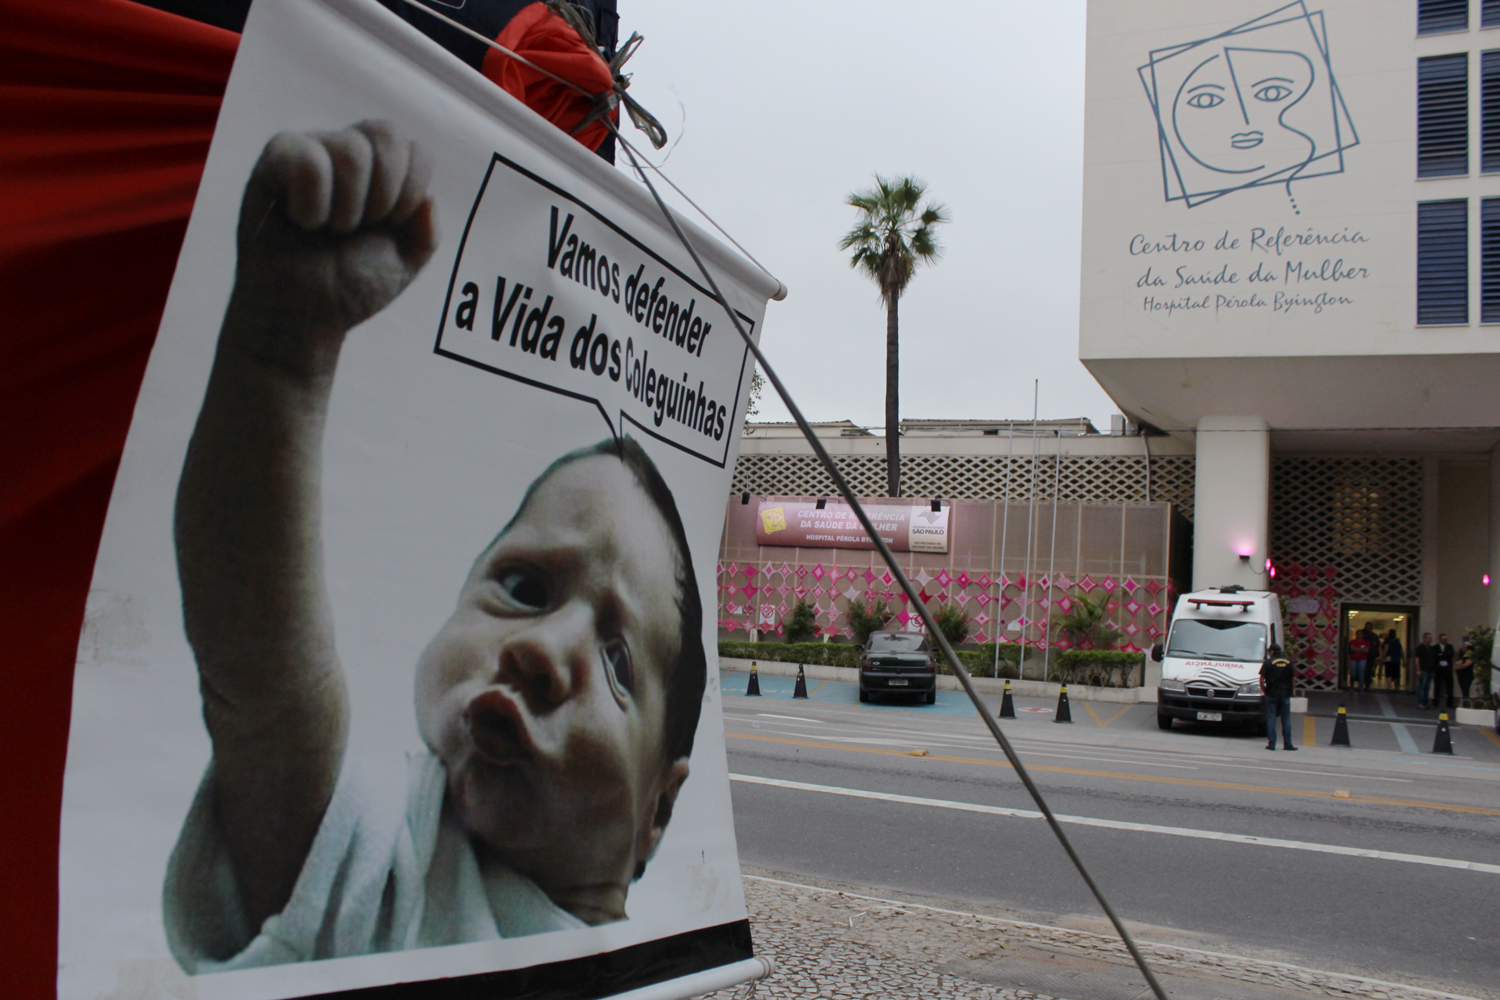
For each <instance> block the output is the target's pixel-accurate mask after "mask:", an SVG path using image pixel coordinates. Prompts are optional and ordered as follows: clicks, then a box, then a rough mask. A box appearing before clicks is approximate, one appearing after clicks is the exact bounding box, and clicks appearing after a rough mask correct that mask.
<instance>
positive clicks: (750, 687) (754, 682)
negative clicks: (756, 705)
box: [745, 660, 760, 698]
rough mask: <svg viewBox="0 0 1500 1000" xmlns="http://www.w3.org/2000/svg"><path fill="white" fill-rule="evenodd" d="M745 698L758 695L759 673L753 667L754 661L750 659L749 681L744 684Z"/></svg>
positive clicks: (757, 696)
mask: <svg viewBox="0 0 1500 1000" xmlns="http://www.w3.org/2000/svg"><path fill="white" fill-rule="evenodd" d="M745 697H746V698H759V697H760V674H759V673H758V672H757V671H756V669H755V661H754V660H751V661H750V683H749V684H747V685H745Z"/></svg>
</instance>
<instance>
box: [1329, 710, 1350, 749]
mask: <svg viewBox="0 0 1500 1000" xmlns="http://www.w3.org/2000/svg"><path fill="white" fill-rule="evenodd" d="M1328 745H1329V746H1331V747H1346V746H1349V719H1348V717H1347V716H1346V715H1345V714H1344V706H1343V705H1340V706H1339V717H1338V720H1337V721H1336V722H1334V724H1333V742H1332V743H1330V744H1328Z"/></svg>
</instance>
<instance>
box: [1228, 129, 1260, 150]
mask: <svg viewBox="0 0 1500 1000" xmlns="http://www.w3.org/2000/svg"><path fill="white" fill-rule="evenodd" d="M1265 138H1266V136H1265V133H1263V132H1236V133H1235V134H1234V135H1232V136H1230V137H1229V144H1230V145H1231V146H1233V147H1234V148H1235V149H1254V148H1255V147H1256V146H1259V145H1260V144H1261V143H1262V142H1264V141H1265Z"/></svg>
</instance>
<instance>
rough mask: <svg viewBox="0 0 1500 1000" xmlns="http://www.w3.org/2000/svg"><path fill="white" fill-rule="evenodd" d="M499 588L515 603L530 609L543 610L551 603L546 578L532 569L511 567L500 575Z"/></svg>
mask: <svg viewBox="0 0 1500 1000" xmlns="http://www.w3.org/2000/svg"><path fill="white" fill-rule="evenodd" d="M500 589H501V590H503V591H505V594H506V596H507V597H509V598H510V599H511V600H512V601H514V602H515V603H517V604H519V605H521V606H522V607H523V608H527V609H528V610H532V611H543V610H545V609H546V608H547V606H548V605H549V604H550V603H551V600H552V589H551V587H549V586H548V582H547V578H546V576H544V575H543V574H542V573H540V572H538V571H537V570H534V569H524V568H522V569H511V570H506V571H505V572H504V573H502V574H501V575H500Z"/></svg>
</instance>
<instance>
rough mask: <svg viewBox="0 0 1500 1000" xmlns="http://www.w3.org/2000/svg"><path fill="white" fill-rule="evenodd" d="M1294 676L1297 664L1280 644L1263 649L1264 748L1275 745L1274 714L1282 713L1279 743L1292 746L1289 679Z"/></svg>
mask: <svg viewBox="0 0 1500 1000" xmlns="http://www.w3.org/2000/svg"><path fill="white" fill-rule="evenodd" d="M1295 679H1296V668H1295V667H1293V666H1292V661H1291V659H1290V658H1288V657H1286V656H1283V655H1282V652H1281V647H1280V646H1278V645H1276V644H1275V643H1272V644H1271V648H1270V649H1269V650H1268V651H1267V653H1266V659H1265V662H1264V663H1262V664H1261V665H1260V690H1261V693H1262V694H1264V695H1265V697H1266V740H1267V743H1266V749H1267V750H1275V749H1276V717H1277V716H1278V715H1279V716H1281V746H1282V748H1283V749H1285V750H1295V749H1297V748H1296V747H1294V746H1292V683H1293V681H1294V680H1295Z"/></svg>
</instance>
